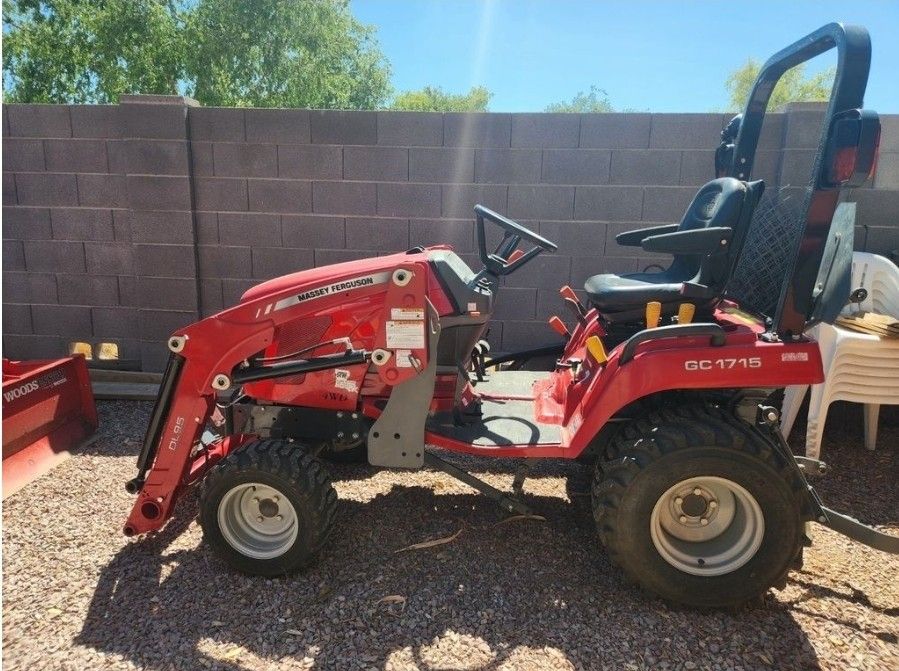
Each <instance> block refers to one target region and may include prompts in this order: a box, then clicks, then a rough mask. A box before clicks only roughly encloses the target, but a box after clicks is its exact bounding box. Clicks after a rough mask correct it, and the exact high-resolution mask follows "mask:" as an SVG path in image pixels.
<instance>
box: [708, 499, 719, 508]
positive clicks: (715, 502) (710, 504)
mask: <svg viewBox="0 0 899 671" xmlns="http://www.w3.org/2000/svg"><path fill="white" fill-rule="evenodd" d="M717 507H718V502H717V501H709V508H711V509H712V510H714V509H715V508H717Z"/></svg>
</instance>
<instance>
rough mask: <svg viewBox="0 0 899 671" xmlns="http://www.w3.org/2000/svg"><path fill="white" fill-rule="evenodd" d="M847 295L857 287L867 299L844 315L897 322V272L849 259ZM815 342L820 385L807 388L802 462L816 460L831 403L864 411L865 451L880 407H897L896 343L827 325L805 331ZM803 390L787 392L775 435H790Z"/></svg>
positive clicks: (866, 258)
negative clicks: (844, 403)
mask: <svg viewBox="0 0 899 671" xmlns="http://www.w3.org/2000/svg"><path fill="white" fill-rule="evenodd" d="M851 286H852V290H855V289H858V288H860V287H863V288H865V289H867V291H868V296H867V297H866V298H865V300H864V301H862V302H861V304H860V305H859V306H855V305H852V306H849V307H847V308H846V309H845V310H844V313H850V312H852V311H857V310H862V311H865V312H877V313H879V314H886V315H890V316H891V317H896V318H899V268H897V267H896V265H895V264H894V263H892V262H891V261H890V260H889V259H886V258H884V257H882V256H878V255H876V254H868V253H866V252H855V253H854V254H853V255H852V284H851ZM809 335H810V336H811V337H812V338H814V339H815V340H817V341H818V344H819V346H820V348H821V360H822V361H823V363H824V382H823V383H821V384H815V385H812V386H811V397H810V399H809V412H808V427H807V429H806V434H805V454H806V456H809V457H812V458H813V459H818V458H819V456H820V454H821V437H822V431H823V430H824V422H825V420H826V419H827V409H828V407H829V406H830V404H831V403H833V402H834V401H850V402H852V403H863V404H864V406H865V447H866V448H868V449H869V450H873V449H874V447H875V445H876V443H877V421H878V416H879V414H880V406H881V405H899V340H888V339H885V338H879V337H877V336H875V335H868V334H866V333H857V332H855V331H849V330H847V329H843V328H840V327H838V326H832V325H830V324H819V325H817V326H815V327H814V328H812V329H810V330H809ZM808 388H809V386H808V385H798V386H793V387H787V389H786V394H785V397H784V404H783V413H782V416H781V432H782V433H783V435H784V437H787V436H789V435H790V431H791V430H792V428H793V423H794V422H795V421H796V415H797V414H798V413H799V407H800V406H801V405H802V400H803V399H804V398H805V393H806V391H807V390H808Z"/></svg>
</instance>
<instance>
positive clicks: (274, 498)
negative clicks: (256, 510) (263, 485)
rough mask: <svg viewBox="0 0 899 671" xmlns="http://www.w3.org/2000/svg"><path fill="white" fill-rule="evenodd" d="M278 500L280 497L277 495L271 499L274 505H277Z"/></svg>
mask: <svg viewBox="0 0 899 671" xmlns="http://www.w3.org/2000/svg"><path fill="white" fill-rule="evenodd" d="M280 500H281V497H280V496H278V495H277V494H275V495H274V496H273V497H272V501H274V502H275V503H277V502H278V501H280Z"/></svg>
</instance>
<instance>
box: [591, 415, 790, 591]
mask: <svg viewBox="0 0 899 671" xmlns="http://www.w3.org/2000/svg"><path fill="white" fill-rule="evenodd" d="M801 492H802V489H801V486H800V483H799V482H798V480H797V479H796V478H795V477H794V476H793V474H792V471H791V470H790V468H789V467H788V465H787V464H786V463H785V461H784V459H783V458H782V457H781V455H780V454H779V453H778V452H777V450H776V449H774V447H773V445H772V444H771V443H770V441H769V440H768V439H767V438H766V437H764V436H763V435H762V434H761V433H759V432H758V431H757V430H756V429H755V428H753V427H751V426H750V425H748V424H746V423H745V422H743V421H741V420H740V419H738V418H736V417H734V416H733V415H731V414H729V413H727V412H726V411H724V410H722V409H719V408H716V407H713V406H699V407H692V406H691V407H685V408H680V409H676V410H662V411H658V412H650V413H647V414H646V415H645V416H644V417H642V418H639V419H637V420H635V421H633V422H632V423H631V424H630V425H629V426H627V427H626V428H625V429H624V430H622V431H621V432H620V433H619V434H618V435H617V436H616V438H615V439H614V440H613V441H612V443H611V444H610V445H609V446H608V449H607V451H606V455H605V460H603V459H600V462H599V464H597V470H596V474H595V476H594V483H593V490H592V499H593V514H594V518H595V520H596V524H597V528H598V530H599V535H600V537H601V538H602V541H603V543H604V544H605V546H606V548H607V549H608V552H609V555H610V557H611V559H612V561H613V562H614V563H616V564H618V565H619V566H620V567H621V568H622V569H623V570H624V571H625V573H627V574H628V576H629V577H631V578H632V579H633V580H634V581H635V582H637V583H638V584H640V585H641V586H642V587H644V588H646V589H647V590H649V591H651V592H654V593H656V594H658V595H660V596H661V597H663V598H665V599H668V600H670V601H674V602H678V603H682V604H686V605H690V606H697V607H724V606H737V605H740V604H743V603H745V602H747V601H751V600H754V599H757V598H758V597H760V596H762V595H763V594H764V593H765V592H766V591H767V590H768V589H769V588H770V587H771V586H772V585H777V584H780V583H783V581H784V580H785V578H786V574H787V572H788V571H789V569H790V568H791V567H792V566H793V565H794V563H795V562H796V561H797V559H798V558H799V557H800V553H801V548H802V545H801V543H802V538H803V523H802V516H801V508H802V501H801Z"/></svg>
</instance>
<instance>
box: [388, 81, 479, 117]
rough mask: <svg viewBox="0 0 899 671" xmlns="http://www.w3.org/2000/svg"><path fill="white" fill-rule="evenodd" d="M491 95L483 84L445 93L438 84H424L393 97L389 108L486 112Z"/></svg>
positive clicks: (410, 110) (413, 110)
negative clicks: (464, 91) (461, 91)
mask: <svg viewBox="0 0 899 671" xmlns="http://www.w3.org/2000/svg"><path fill="white" fill-rule="evenodd" d="M492 96H493V94H492V93H490V91H488V90H487V89H486V88H484V87H483V86H475V87H473V88H472V89H471V90H470V91H469V92H468V93H447V92H445V91H444V90H443V89H441V88H440V87H439V86H425V87H424V88H423V89H419V90H417V91H404V92H403V93H400V94H399V95H397V97H396V98H394V100H393V102H392V103H391V104H390V109H394V110H406V111H409V112H486V111H487V105H488V103H489V102H490V98H491V97H492Z"/></svg>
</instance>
